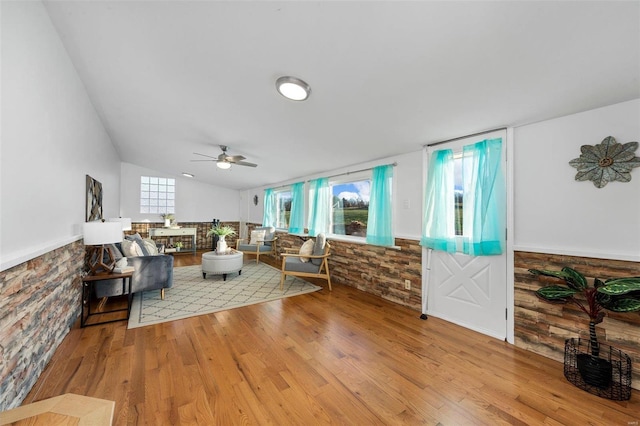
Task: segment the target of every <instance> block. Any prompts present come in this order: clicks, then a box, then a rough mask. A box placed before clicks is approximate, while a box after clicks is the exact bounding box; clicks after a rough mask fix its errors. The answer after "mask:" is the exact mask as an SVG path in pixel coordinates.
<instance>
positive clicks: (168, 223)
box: [164, 219, 171, 228]
mask: <svg viewBox="0 0 640 426" xmlns="http://www.w3.org/2000/svg"><path fill="white" fill-rule="evenodd" d="M170 226H171V219H165V220H164V227H165V228H168V227H170Z"/></svg>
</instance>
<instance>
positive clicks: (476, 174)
mask: <svg viewBox="0 0 640 426" xmlns="http://www.w3.org/2000/svg"><path fill="white" fill-rule="evenodd" d="M501 162H502V139H501V138H497V139H488V140H484V141H481V142H478V143H475V144H473V145H467V146H465V147H464V148H463V152H462V179H463V184H464V187H463V191H464V194H463V206H464V209H463V222H462V223H463V236H464V237H465V238H464V243H463V252H464V253H466V254H469V255H472V256H490V255H496V254H501V253H502V252H503V251H504V244H505V235H504V234H505V221H506V218H505V216H506V201H505V194H506V190H505V182H504V176H503V172H502V164H501Z"/></svg>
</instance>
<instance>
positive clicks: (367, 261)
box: [249, 226, 422, 311]
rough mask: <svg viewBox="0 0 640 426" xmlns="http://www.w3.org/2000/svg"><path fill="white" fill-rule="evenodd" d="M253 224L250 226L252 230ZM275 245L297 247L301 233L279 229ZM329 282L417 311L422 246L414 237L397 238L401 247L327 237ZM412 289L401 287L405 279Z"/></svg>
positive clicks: (419, 294)
mask: <svg viewBox="0 0 640 426" xmlns="http://www.w3.org/2000/svg"><path fill="white" fill-rule="evenodd" d="M251 229H253V227H252V226H251V227H250V230H249V232H251ZM277 235H278V247H279V249H280V250H279V251H282V248H283V247H288V248H292V247H295V248H299V247H300V246H301V245H302V243H303V242H304V241H303V239H302V238H301V237H296V236H294V235H289V234H286V233H278V234H277ZM329 244H331V256H330V257H329V272H330V274H331V283H332V284H334V283H335V284H343V285H348V286H350V287H355V288H357V289H358V290H362V291H365V292H367V293H371V294H375V295H376V296H379V297H381V298H383V299H385V300H389V301H391V302H394V303H398V304H400V305H404V306H407V307H409V308H411V309H414V310H416V311H420V310H421V306H422V248H421V247H420V245H419V241H417V240H415V241H414V240H405V239H401V238H396V245H398V246H399V247H400V249H393V248H387V247H380V246H373V245H369V244H357V243H350V242H344V241H337V240H331V239H330V240H329ZM405 279H408V280H410V281H411V290H405V289H404V280H405Z"/></svg>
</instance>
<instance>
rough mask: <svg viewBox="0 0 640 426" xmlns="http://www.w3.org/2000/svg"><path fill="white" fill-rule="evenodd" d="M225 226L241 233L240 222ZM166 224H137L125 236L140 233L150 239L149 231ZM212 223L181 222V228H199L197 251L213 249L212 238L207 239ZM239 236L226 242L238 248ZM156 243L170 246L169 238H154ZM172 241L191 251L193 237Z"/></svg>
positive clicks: (227, 223)
mask: <svg viewBox="0 0 640 426" xmlns="http://www.w3.org/2000/svg"><path fill="white" fill-rule="evenodd" d="M220 224H221V225H223V226H232V227H233V229H235V230H236V232H238V233H239V232H240V223H239V222H220ZM163 226H164V223H151V222H136V223H132V224H131V231H126V232H125V234H127V235H131V234H135V233H138V234H140V236H141V237H142V238H149V229H152V228H162V227H163ZM211 226H212V225H211V222H180V227H181V228H197V231H196V249H197V250H211V249H212V247H213V240H212V237H207V232H209V230H210V229H211ZM237 238H238V236H237V235H235V236H233V237H227V238H225V241H226V242H227V244H228V245H229V247H235V246H236V239H237ZM154 241H156V242H158V243H161V244H164V245H165V246H168V245H169V238H168V237H166V238H162V237H158V238H154ZM172 241H173V242H174V243H176V242H178V241H181V242H182V244H183V249H182V250H186V251H188V250H191V237H190V236H187V237H172Z"/></svg>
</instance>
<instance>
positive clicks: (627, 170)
mask: <svg viewBox="0 0 640 426" xmlns="http://www.w3.org/2000/svg"><path fill="white" fill-rule="evenodd" d="M636 149H638V142H627V143H625V144H619V143H618V142H616V140H615V138H614V137H613V136H607V137H606V138H604V140H603V141H602V142H601V143H600V144H598V145H582V146H581V147H580V151H581V152H582V154H580V157H578V158H574V159H573V160H571V161H569V164H570V165H571V166H572V167H575V168H576V169H578V173H576V180H577V181H583V180H590V181H592V182H593V184H594V185H595V186H596V188H604V187H605V185H606V184H607V183H609V182H613V181H615V180H617V181H620V182H629V181H630V180H631V169H633V168H634V167H640V157H636V156H635V150H636Z"/></svg>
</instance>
